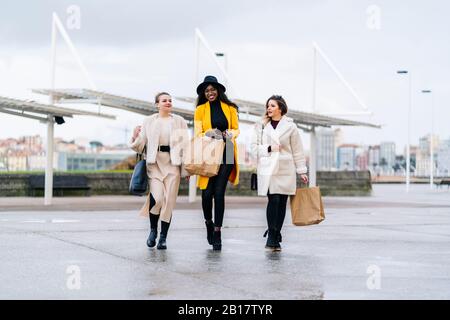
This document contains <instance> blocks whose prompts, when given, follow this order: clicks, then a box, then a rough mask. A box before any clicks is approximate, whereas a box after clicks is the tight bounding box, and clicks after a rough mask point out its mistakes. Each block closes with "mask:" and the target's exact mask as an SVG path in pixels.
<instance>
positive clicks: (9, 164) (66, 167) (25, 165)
mask: <svg viewBox="0 0 450 320" xmlns="http://www.w3.org/2000/svg"><path fill="white" fill-rule="evenodd" d="M78 141H79V142H80V143H81V144H77V143H76V142H75V141H64V140H62V139H60V138H56V139H55V152H54V158H53V169H54V170H59V171H71V170H85V171H90V170H108V169H111V168H112V167H113V166H114V165H115V164H117V163H118V162H120V161H122V160H124V159H125V158H127V157H129V156H130V155H132V154H133V151H131V149H129V148H128V146H104V145H103V144H102V143H101V142H99V141H88V140H87V139H79V140H78ZM46 161H47V157H46V152H45V147H44V145H43V140H42V138H41V137H40V136H27V137H21V138H19V139H5V140H0V171H44V170H45V167H46Z"/></svg>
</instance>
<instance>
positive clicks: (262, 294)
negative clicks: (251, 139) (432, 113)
mask: <svg viewBox="0 0 450 320" xmlns="http://www.w3.org/2000/svg"><path fill="white" fill-rule="evenodd" d="M89 199H90V200H88V201H87V200H84V204H83V205H82V208H77V206H76V205H74V204H76V203H77V202H80V203H83V201H80V199H78V201H77V199H75V198H70V199H67V198H64V199H57V201H59V203H58V204H57V205H58V206H60V207H56V208H55V207H53V209H52V210H46V211H43V210H42V209H41V207H40V206H39V204H36V200H34V201H35V204H34V206H35V209H34V210H33V203H31V202H30V203H29V204H28V205H27V202H26V201H29V200H26V201H25V202H24V201H21V199H17V198H15V199H11V198H10V199H0V207H2V208H3V209H2V212H0V256H1V263H0V299H257V300H259V299H449V298H450V192H449V191H447V190H446V189H445V188H444V189H442V190H429V188H428V186H424V185H421V186H412V190H411V192H410V193H409V194H406V193H405V192H404V187H403V186H401V185H374V195H373V196H372V197H366V198H363V197H358V198H348V197H339V198H332V197H326V198H324V200H325V201H324V202H325V213H326V220H325V221H324V222H323V223H321V224H320V225H316V226H308V227H295V226H293V225H291V223H290V217H289V212H288V214H287V218H286V222H285V227H284V229H283V242H282V247H283V250H282V251H281V252H269V251H267V250H266V249H264V244H265V239H264V238H263V237H262V235H263V233H264V231H265V228H266V227H265V226H266V222H265V200H264V198H261V199H250V198H242V199H239V198H228V199H227V201H228V202H229V205H228V206H227V210H226V213H225V219H224V228H223V231H222V237H223V250H222V251H221V252H215V251H212V249H211V246H209V245H208V244H207V241H206V230H205V228H204V222H203V218H202V213H201V211H200V210H199V208H198V207H197V206H198V203H197V204H196V205H189V204H187V203H185V199H183V198H180V204H179V205H178V207H177V209H176V211H175V212H174V218H173V222H172V225H171V229H170V231H169V237H168V242H167V244H168V250H166V251H160V250H156V249H149V248H147V247H146V245H145V241H146V238H147V235H148V221H147V220H146V219H144V218H141V217H138V216H137V209H138V208H136V209H135V210H131V209H129V208H128V207H127V206H128V205H131V204H136V203H137V204H139V201H141V200H136V198H132V197H123V198H119V199H122V200H123V203H127V205H126V206H125V208H124V207H121V206H120V205H111V204H109V205H104V206H102V205H100V204H99V203H102V202H104V203H105V204H107V203H108V199H109V200H110V201H109V202H110V203H114V201H117V199H116V200H113V198H108V197H99V198H96V197H91V198H89ZM96 200H98V201H97V203H96ZM230 202H232V204H231V203H230ZM240 204H241V206H240ZM19 205H20V206H23V210H19ZM64 206H67V207H66V208H64ZM108 206H110V207H108ZM89 207H91V210H89ZM8 208H11V210H8Z"/></svg>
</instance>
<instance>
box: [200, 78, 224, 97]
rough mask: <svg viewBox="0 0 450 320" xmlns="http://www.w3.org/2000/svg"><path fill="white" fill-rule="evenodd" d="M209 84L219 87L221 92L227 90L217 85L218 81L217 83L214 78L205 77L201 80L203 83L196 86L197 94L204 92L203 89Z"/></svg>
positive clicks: (219, 84) (221, 85)
mask: <svg viewBox="0 0 450 320" xmlns="http://www.w3.org/2000/svg"><path fill="white" fill-rule="evenodd" d="M209 84H212V85H214V86H217V87H220V88H221V89H222V90H223V92H225V91H226V90H227V89H226V88H225V86H224V85H223V84H221V83H219V81H217V78H216V77H214V76H206V77H205V80H203V82H202V83H200V84H199V85H198V87H197V94H198V95H200V94H202V93H203V92H205V89H206V87H207V86H208V85H209Z"/></svg>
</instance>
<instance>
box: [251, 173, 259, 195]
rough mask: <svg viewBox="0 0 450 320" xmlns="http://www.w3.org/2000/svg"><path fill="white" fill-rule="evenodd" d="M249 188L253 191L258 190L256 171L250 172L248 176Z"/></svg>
mask: <svg viewBox="0 0 450 320" xmlns="http://www.w3.org/2000/svg"><path fill="white" fill-rule="evenodd" d="M250 189H251V190H253V191H255V190H258V175H257V174H256V173H252V175H251V177H250Z"/></svg>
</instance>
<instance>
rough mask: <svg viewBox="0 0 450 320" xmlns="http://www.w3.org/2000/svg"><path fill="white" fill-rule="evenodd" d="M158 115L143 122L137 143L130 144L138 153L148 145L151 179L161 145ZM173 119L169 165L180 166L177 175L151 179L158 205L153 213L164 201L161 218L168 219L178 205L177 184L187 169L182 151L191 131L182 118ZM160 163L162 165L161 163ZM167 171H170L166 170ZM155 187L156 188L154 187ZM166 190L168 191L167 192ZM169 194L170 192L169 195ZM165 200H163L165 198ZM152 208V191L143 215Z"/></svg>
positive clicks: (142, 211)
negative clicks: (176, 202) (185, 168)
mask: <svg viewBox="0 0 450 320" xmlns="http://www.w3.org/2000/svg"><path fill="white" fill-rule="evenodd" d="M158 117H159V114H153V115H151V116H149V117H147V118H145V119H144V123H143V124H142V129H141V133H140V134H139V136H138V137H137V138H136V140H135V141H134V142H132V143H131V145H130V147H131V149H133V150H134V151H136V152H137V153H142V151H143V150H144V147H145V146H147V152H146V154H145V155H144V157H145V159H146V161H147V175H148V177H149V178H150V177H151V172H152V170H153V173H154V172H155V169H156V167H155V165H156V160H157V155H158V145H159V133H160V130H158V126H157V125H156V120H157V119H158ZM171 118H172V119H171V121H170V143H169V145H170V165H171V166H176V167H178V168H179V170H178V172H177V175H176V176H173V175H171V176H170V177H169V180H167V179H164V181H159V180H158V181H156V180H157V179H151V180H150V181H149V185H150V191H151V192H152V194H153V193H155V194H154V197H155V199H156V202H157V204H156V205H155V207H154V208H152V213H154V214H158V213H159V212H154V211H159V210H160V209H161V202H163V203H164V204H163V205H162V207H163V210H161V219H162V220H163V221H166V222H169V221H170V218H171V215H172V208H173V207H174V206H175V201H176V197H177V194H178V186H179V182H180V176H182V177H184V176H187V175H188V174H187V172H186V171H185V170H184V166H183V164H182V158H183V152H184V150H185V147H186V146H187V143H188V142H189V131H188V127H187V124H186V121H185V120H184V119H183V117H181V116H178V115H175V114H171ZM158 165H160V164H158ZM167 170H170V168H169V169H167ZM166 180H167V181H166ZM152 189H153V190H152ZM164 193H167V194H164ZM169 193H170V194H169ZM163 199H164V200H163ZM149 208H150V193H149V194H148V195H147V198H146V201H145V204H144V206H143V207H142V208H141V210H140V215H141V216H148V215H149Z"/></svg>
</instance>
